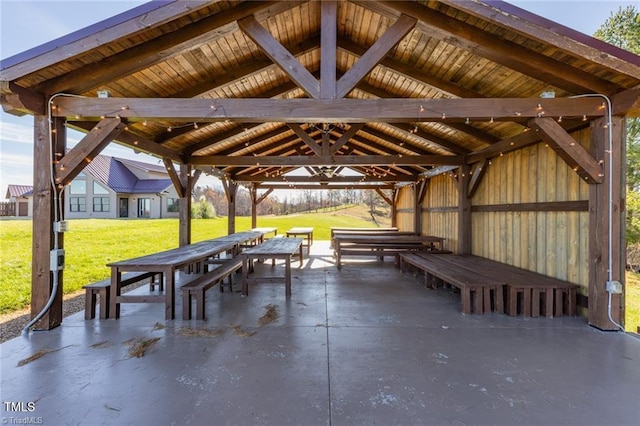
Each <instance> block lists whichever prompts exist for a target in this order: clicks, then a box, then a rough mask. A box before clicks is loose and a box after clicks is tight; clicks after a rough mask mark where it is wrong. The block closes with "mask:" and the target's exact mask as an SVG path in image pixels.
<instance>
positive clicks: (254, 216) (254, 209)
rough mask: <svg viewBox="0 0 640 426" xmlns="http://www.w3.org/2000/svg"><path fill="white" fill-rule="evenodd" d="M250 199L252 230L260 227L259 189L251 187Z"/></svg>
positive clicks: (254, 186)
mask: <svg viewBox="0 0 640 426" xmlns="http://www.w3.org/2000/svg"><path fill="white" fill-rule="evenodd" d="M249 198H250V199H251V228H257V227H258V201H257V200H258V188H257V187H256V185H251V189H249Z"/></svg>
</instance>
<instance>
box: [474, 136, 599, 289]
mask: <svg viewBox="0 0 640 426" xmlns="http://www.w3.org/2000/svg"><path fill="white" fill-rule="evenodd" d="M573 136H574V138H576V140H577V141H578V142H579V143H581V144H582V145H583V146H585V147H586V148H588V145H589V133H588V131H583V132H580V133H576V134H574V135H573ZM588 199H589V186H588V185H587V184H586V183H584V182H583V181H581V179H580V177H579V176H578V175H577V174H576V173H575V172H574V171H573V170H571V168H569V166H567V164H566V163H565V162H564V161H563V160H562V159H561V158H560V157H558V156H557V155H556V153H555V152H554V151H553V150H552V149H550V148H548V147H546V146H545V144H543V143H540V144H537V145H534V146H531V147H528V148H525V149H522V150H519V151H515V152H513V153H510V154H507V155H504V156H501V157H497V158H495V159H493V160H492V162H491V165H490V166H489V168H488V169H487V170H486V173H485V176H484V178H483V179H482V181H481V183H480V186H479V187H478V191H477V192H476V194H475V196H474V197H473V199H472V206H473V210H475V209H476V208H478V207H480V206H485V208H486V206H490V205H504V204H513V205H514V208H513V209H510V210H511V211H509V210H507V211H473V210H472V211H473V213H472V217H471V218H472V252H473V254H475V255H478V256H482V257H487V258H489V259H494V260H497V261H499V262H503V263H507V264H510V265H514V266H517V267H520V268H524V269H528V270H532V271H536V272H539V273H541V274H544V275H548V276H552V277H556V278H560V279H563V280H567V281H570V282H573V283H576V284H579V285H580V286H581V293H582V294H585V295H586V294H587V288H588V279H589V277H588V274H589V268H588V257H589V244H588V241H589V240H588V231H589V212H588V211H587V210H586V209H585V210H584V211H553V210H556V209H559V210H563V209H566V210H572V209H575V208H576V204H575V203H574V204H572V203H565V204H562V205H559V204H555V207H551V206H552V205H553V204H546V205H545V206H547V207H545V206H541V205H540V203H561V202H562V203H564V202H573V201H587V200H588ZM522 203H531V204H530V205H531V208H530V209H529V210H528V211H527V210H524V211H519V207H521V206H518V205H521V204H522ZM563 206H564V207H563Z"/></svg>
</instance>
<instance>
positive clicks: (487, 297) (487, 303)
mask: <svg viewBox="0 0 640 426" xmlns="http://www.w3.org/2000/svg"><path fill="white" fill-rule="evenodd" d="M491 290H492V289H491V287H484V290H483V295H482V298H483V301H484V306H483V311H482V313H485V314H488V313H490V312H491ZM494 291H495V290H494Z"/></svg>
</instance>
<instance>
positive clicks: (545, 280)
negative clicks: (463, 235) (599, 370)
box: [416, 253, 578, 318]
mask: <svg viewBox="0 0 640 426" xmlns="http://www.w3.org/2000/svg"><path fill="white" fill-rule="evenodd" d="M416 255H417V256H423V257H429V258H430V259H431V258H432V257H431V256H429V255H424V254H422V253H417V254H416ZM438 262H439V264H440V265H441V266H443V267H446V266H447V265H448V267H449V268H450V269H451V270H454V271H458V272H459V271H467V272H468V273H470V274H476V275H482V276H485V277H491V278H493V279H495V280H498V281H501V282H504V283H505V290H506V295H505V297H504V300H505V307H504V311H506V313H507V314H508V315H510V316H516V315H523V316H525V317H539V316H546V317H548V318H551V317H553V316H563V315H570V316H575V315H576V290H577V288H578V286H577V285H576V284H572V283H569V282H567V281H563V280H559V279H557V278H553V277H548V276H546V275H542V274H538V273H536V272H533V271H527V270H524V269H521V268H517V267H515V266H511V265H507V264H504V263H500V262H496V261H493V260H490V259H486V258H482V257H479V256H472V255H443V256H439V257H438Z"/></svg>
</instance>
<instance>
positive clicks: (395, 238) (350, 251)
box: [333, 233, 444, 269]
mask: <svg viewBox="0 0 640 426" xmlns="http://www.w3.org/2000/svg"><path fill="white" fill-rule="evenodd" d="M333 239H334V247H333V250H334V256H335V258H336V266H337V267H338V269H340V268H341V267H342V257H343V256H345V255H351V256H376V257H379V258H383V257H384V256H385V255H387V256H388V255H394V256H396V259H397V255H398V254H399V253H401V252H404V251H411V250H429V249H431V250H442V244H443V243H444V238H440V237H434V236H431V235H402V234H397V235H395V234H393V233H392V234H388V235H336V236H335V237H334V238H333Z"/></svg>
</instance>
